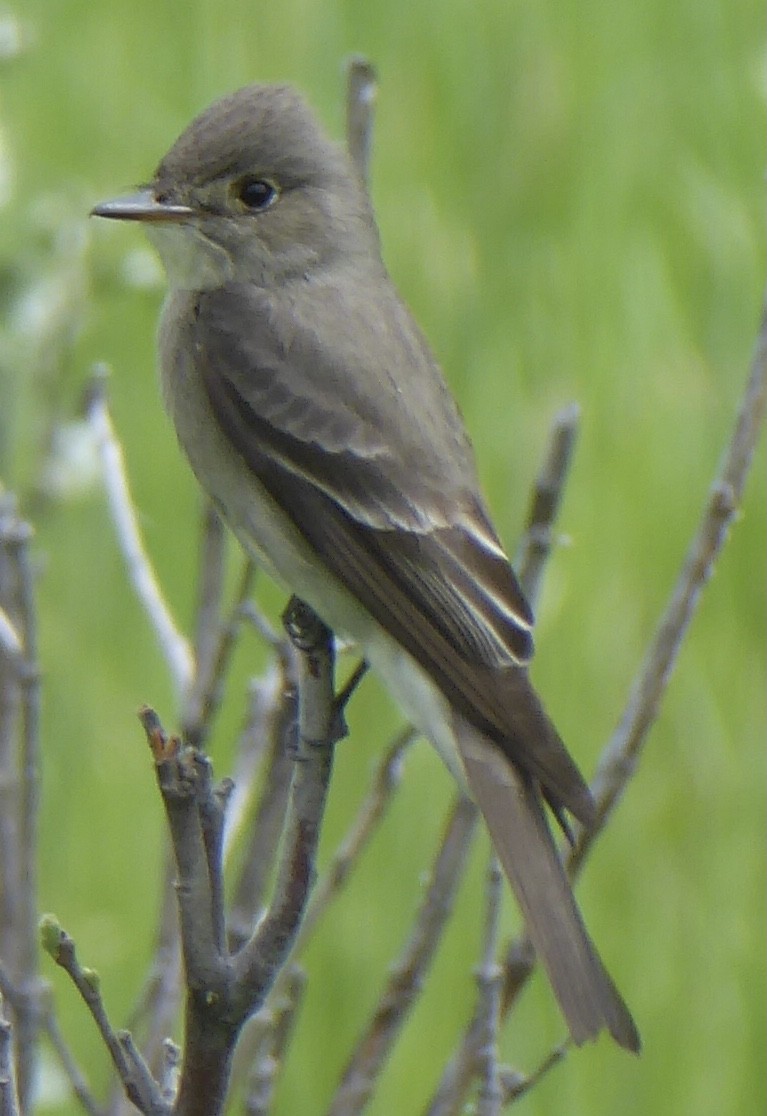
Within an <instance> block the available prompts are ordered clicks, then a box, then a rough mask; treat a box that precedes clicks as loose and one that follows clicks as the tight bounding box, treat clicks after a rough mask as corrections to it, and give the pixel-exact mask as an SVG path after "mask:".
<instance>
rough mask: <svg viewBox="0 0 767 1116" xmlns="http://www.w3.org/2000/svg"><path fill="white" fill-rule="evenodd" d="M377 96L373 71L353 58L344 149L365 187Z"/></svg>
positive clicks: (363, 60) (348, 73)
mask: <svg viewBox="0 0 767 1116" xmlns="http://www.w3.org/2000/svg"><path fill="white" fill-rule="evenodd" d="M376 92H377V79H376V72H375V69H374V68H373V66H372V65H371V63H370V62H368V60H367V59H366V58H362V57H361V56H360V55H354V56H353V57H352V58H350V59H349V61H348V62H347V68H346V146H347V147H348V149H349V154H350V155H351V157H352V162H353V163H354V165H355V166H356V168H357V170H358V171H359V175H360V178H361V179H362V181H363V182H364V183H365V184H367V182H368V177H369V174H370V152H371V148H372V141H373V113H374V110H375V102H376Z"/></svg>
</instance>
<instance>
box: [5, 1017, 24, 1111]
mask: <svg viewBox="0 0 767 1116" xmlns="http://www.w3.org/2000/svg"><path fill="white" fill-rule="evenodd" d="M2 1009H3V1003H2V1000H1V999H0V1116H19V1111H20V1110H19V1097H18V1093H17V1091H16V1072H15V1070H14V1066H13V1053H12V1051H13V1045H12V1041H11V1040H12V1030H11V1025H10V1023H9V1022H8V1020H7V1019H5V1018H4V1017H3V1010H2Z"/></svg>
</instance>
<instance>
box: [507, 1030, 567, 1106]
mask: <svg viewBox="0 0 767 1116" xmlns="http://www.w3.org/2000/svg"><path fill="white" fill-rule="evenodd" d="M571 1048H572V1041H571V1040H570V1039H566V1040H565V1041H564V1042H562V1043H560V1044H559V1046H555V1047H554V1049H553V1050H552V1051H550V1052H549V1053H548V1054H547V1055H546V1057H545V1058H544V1059H543V1061H542V1062H541V1064H540V1065H539V1066H538V1068H537V1069H536V1070H533V1072H532V1073H526V1074H521V1073H516V1072H515V1071H513V1070H508V1069H507V1070H505V1071H504V1070H502V1071H501V1087H502V1089H503V1106H504V1107H506V1106H507V1105H509V1104H512V1103H513V1102H514V1101H517V1100H519V1099H520V1097H524V1096H525V1095H526V1094H527V1093H529V1092H530V1090H531V1089H532V1088H533V1087H534V1086H535V1085H537V1084H538V1082H539V1081H542V1080H543V1078H544V1077H545V1076H546V1074H547V1073H548V1072H549V1071H550V1070H552V1069H554V1067H555V1066H558V1065H559V1063H560V1062H562V1061H564V1059H565V1057H566V1056H567V1053H568V1051H569V1050H570V1049H571Z"/></svg>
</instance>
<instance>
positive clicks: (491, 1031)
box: [475, 854, 503, 1116]
mask: <svg viewBox="0 0 767 1116" xmlns="http://www.w3.org/2000/svg"><path fill="white" fill-rule="evenodd" d="M502 889H503V875H502V873H501V868H500V865H499V863H498V859H497V857H496V856H495V854H491V856H490V863H489V865H488V871H487V905H486V911H485V933H484V940H483V949H482V960H481V963H480V966H479V969H478V970H477V986H478V990H479V996H478V1002H477V1011H476V1020H477V1027H476V1030H475V1034H476V1041H477V1046H476V1063H477V1073H478V1076H479V1091H478V1095H477V1116H497V1114H498V1113H499V1112H500V1110H501V1103H502V1099H503V1098H502V1095H501V1081H500V1076H499V1065H498V1024H499V1021H500V1004H501V986H502V983H503V973H502V969H501V966H500V965H499V964H498V960H497V954H498V934H499V929H500V918H501V895H502Z"/></svg>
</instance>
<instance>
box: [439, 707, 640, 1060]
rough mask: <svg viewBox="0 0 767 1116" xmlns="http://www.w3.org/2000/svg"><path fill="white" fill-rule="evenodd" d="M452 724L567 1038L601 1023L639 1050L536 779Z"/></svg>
mask: <svg viewBox="0 0 767 1116" xmlns="http://www.w3.org/2000/svg"><path fill="white" fill-rule="evenodd" d="M454 723H455V735H456V741H457V744H458V748H459V751H460V754H461V758H462V760H463V765H464V768H465V771H466V776H467V780H468V783H469V787H470V790H471V793H472V795H473V797H474V798H475V800H476V802H477V805H478V806H479V808H480V810H481V811H482V814H483V815H484V818H485V821H486V823H487V827H488V829H489V831H490V836H491V838H492V841H493V844H494V846H495V849H496V852H497V854H498V857H499V859H500V861H501V864H502V865H503V869H504V871H505V873H506V875H507V877H508V879H509V883H510V884H511V886H512V888H513V890H514V894H515V895H516V897H517V901H518V902H519V905H520V907H521V908H522V913H523V915H524V918H525V922H526V924H527V930H528V933H529V935H530V939H531V941H532V943H533V945H534V947H535V951H536V953H537V955H538V957H539V959H540V961H541V962H542V964H543V966H544V968H545V970H546V972H547V974H548V977H549V980H550V982H551V986H552V988H553V989H554V994H555V995H556V998H557V1000H558V1001H559V1005H560V1007H561V1009H562V1013H563V1015H564V1017H565V1019H566V1020H567V1025H568V1027H569V1029H570V1033H571V1035H572V1037H573V1040H574V1041H575V1042H576V1043H578V1044H580V1043H582V1042H586V1041H587V1040H589V1039H594V1038H596V1036H597V1035H598V1034H599V1032H600V1031H602V1030H603V1029H605V1028H606V1029H607V1030H608V1031H609V1032H610V1034H611V1035H612V1036H613V1038H614V1039H615V1041H616V1042H618V1043H619V1044H620V1045H621V1046H623V1047H625V1048H626V1049H627V1050H631V1051H633V1052H634V1053H638V1052H639V1049H640V1045H641V1042H640V1038H639V1032H638V1031H637V1028H636V1025H635V1023H634V1020H633V1019H632V1018H631V1013H630V1012H629V1010H628V1008H627V1007H626V1004H625V1003H624V1002H623V999H622V997H621V995H620V993H619V992H618V990H617V988H616V987H615V985H614V984H613V982H612V980H611V978H610V976H609V974H608V973H607V970H606V969H605V967H604V965H603V964H602V961H601V960H600V958H599V955H598V953H597V951H596V948H595V946H594V944H593V943H592V941H591V938H590V937H589V935H588V931H587V930H586V927H585V926H584V924H583V919H582V917H581V913H580V911H579V910H578V906H577V904H576V902H575V898H574V896H573V893H572V889H571V887H570V883H569V880H568V879H567V875H566V873H565V871H564V868H563V866H562V862H561V860H560V857H559V854H558V852H557V848H556V845H555V843H554V839H553V837H552V835H551V831H550V829H549V826H548V823H547V820H546V815H545V812H544V808H543V804H542V801H541V797H540V794H539V791H538V788H537V785H536V783H535V782H534V781H533V780H532V779H531V778H530V777H529V776H527V775H525V774H523V773H522V772H520V771H519V769H518V768H517V767H516V765H514V764H512V763H510V762H509V760H508V759H507V758H506V757H505V756H504V755H503V754H502V753H501V751H500V750H499V748H498V747H497V745H495V744H493V743H492V741H490V740H489V739H488V738H487V737H486V736H484V735H483V734H482V733H481V732H480V731H479V730H478V729H476V728H474V726H472V725H471V724H469V722H467V721H466V720H465V719H464V718H463V717H461V716H459V715H458V714H454Z"/></svg>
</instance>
